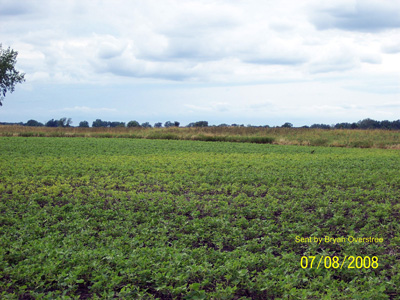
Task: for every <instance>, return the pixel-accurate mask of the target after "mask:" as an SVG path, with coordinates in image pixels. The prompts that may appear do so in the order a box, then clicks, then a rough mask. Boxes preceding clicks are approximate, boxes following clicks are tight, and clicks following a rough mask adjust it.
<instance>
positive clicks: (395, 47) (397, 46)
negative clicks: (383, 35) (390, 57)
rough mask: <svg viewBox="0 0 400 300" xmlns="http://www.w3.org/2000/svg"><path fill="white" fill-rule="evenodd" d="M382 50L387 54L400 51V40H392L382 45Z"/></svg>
mask: <svg viewBox="0 0 400 300" xmlns="http://www.w3.org/2000/svg"><path fill="white" fill-rule="evenodd" d="M382 51H383V52H384V53H387V54H395V53H400V42H398V41H391V42H388V43H386V44H384V45H383V46H382Z"/></svg>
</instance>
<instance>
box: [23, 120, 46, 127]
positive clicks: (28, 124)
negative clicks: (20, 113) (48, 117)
mask: <svg viewBox="0 0 400 300" xmlns="http://www.w3.org/2000/svg"><path fill="white" fill-rule="evenodd" d="M25 126H33V127H39V126H43V124H42V123H40V122H38V121H36V120H29V121H28V122H26V124H25Z"/></svg>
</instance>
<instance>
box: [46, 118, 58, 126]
mask: <svg viewBox="0 0 400 300" xmlns="http://www.w3.org/2000/svg"><path fill="white" fill-rule="evenodd" d="M45 126H46V127H57V126H58V121H57V120H54V119H51V120H49V121H47V122H46V125H45Z"/></svg>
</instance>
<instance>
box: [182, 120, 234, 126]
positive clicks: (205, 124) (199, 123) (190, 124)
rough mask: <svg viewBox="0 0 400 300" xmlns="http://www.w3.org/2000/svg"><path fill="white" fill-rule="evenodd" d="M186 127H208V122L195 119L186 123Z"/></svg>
mask: <svg viewBox="0 0 400 300" xmlns="http://www.w3.org/2000/svg"><path fill="white" fill-rule="evenodd" d="M232 126H233V125H232ZM187 127H208V122H207V121H197V122H193V123H189V124H188V125H187Z"/></svg>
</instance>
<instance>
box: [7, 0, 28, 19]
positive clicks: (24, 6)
mask: <svg viewBox="0 0 400 300" xmlns="http://www.w3.org/2000/svg"><path fill="white" fill-rule="evenodd" d="M0 7H1V9H0V16H2V17H5V16H18V15H25V14H28V13H29V12H30V11H31V3H30V2H17V1H14V0H2V1H0Z"/></svg>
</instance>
